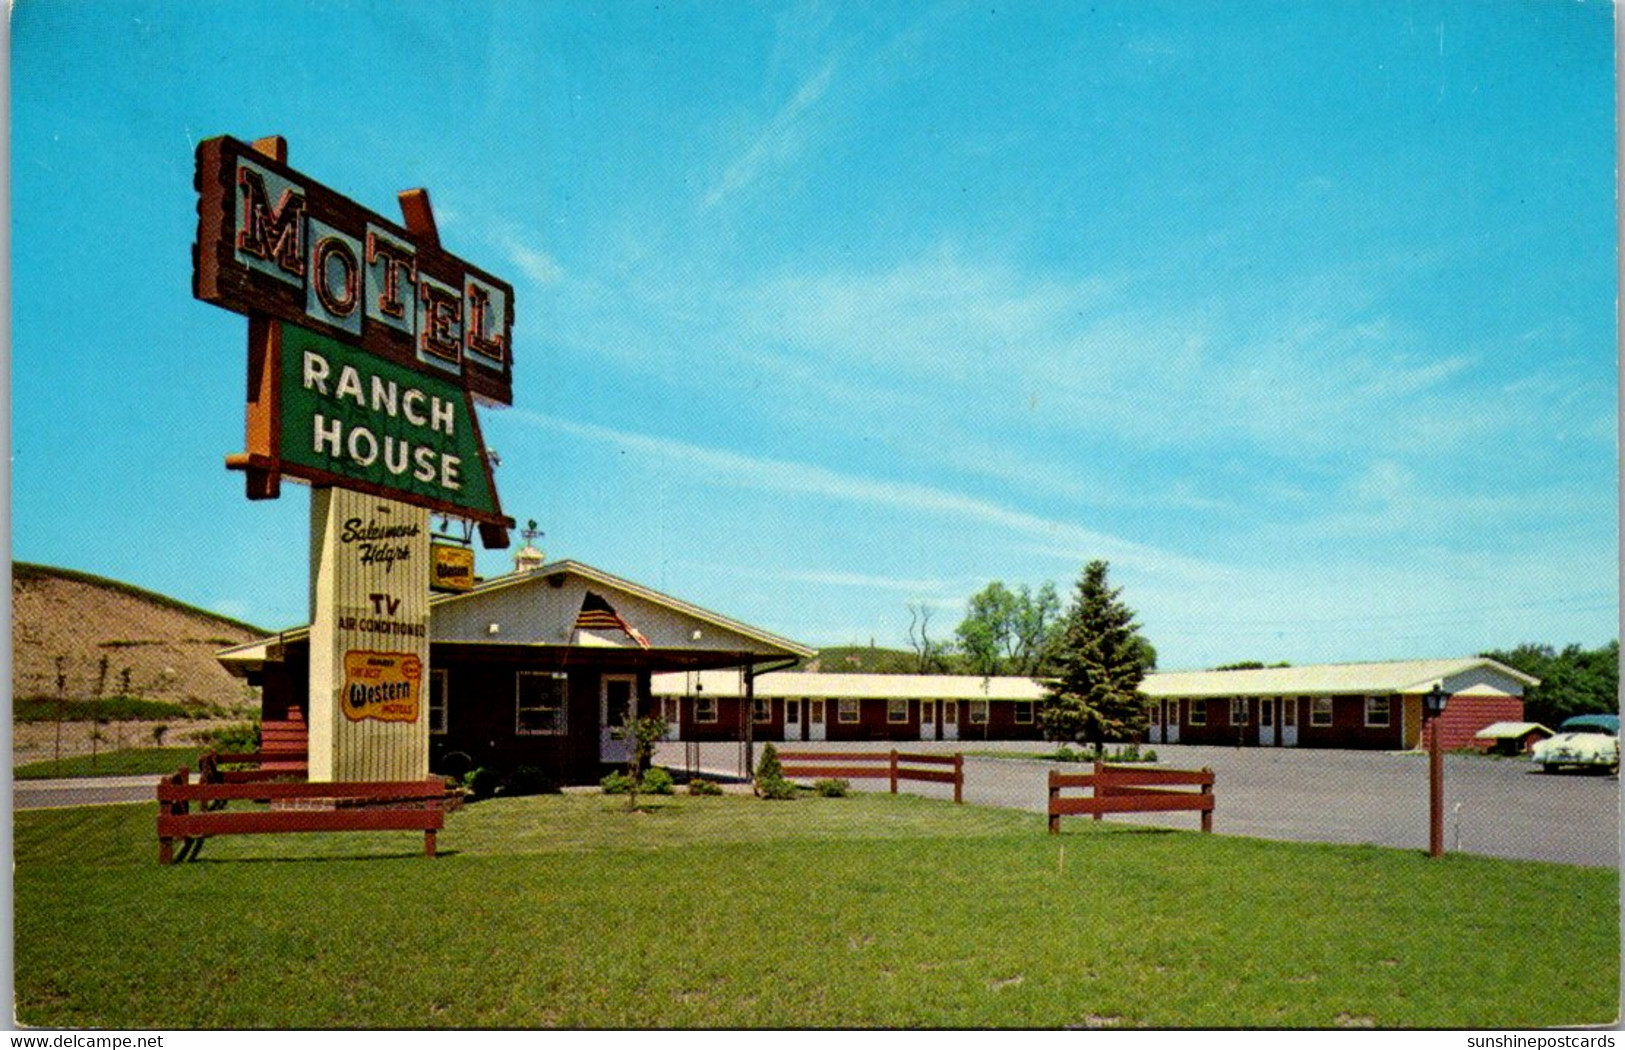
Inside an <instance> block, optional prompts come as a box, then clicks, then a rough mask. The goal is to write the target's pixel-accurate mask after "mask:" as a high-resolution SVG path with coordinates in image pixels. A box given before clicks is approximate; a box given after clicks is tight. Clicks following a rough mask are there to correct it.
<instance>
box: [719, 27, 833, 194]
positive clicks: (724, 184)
mask: <svg viewBox="0 0 1625 1050" xmlns="http://www.w3.org/2000/svg"><path fill="white" fill-rule="evenodd" d="M835 66H836V62H835V60H834V59H831V60H830V61H828V62H826V63H824V65H823V66H822V67H821V68H820V69H819V70H818V71H817V72H815V73H813V74H812V75H811V76H809V77H807V78H806V79H805V80H803V81H802V82H801V84H800V85H799V86H798V87H797V88H796V91H795V93H794V94H792V95H791V96H790V98H789V100H788V101H786V102H785V103H784V105H783V106H781V107H779V110H778V112H776V113H774V114H773V116H772V118H771V119H770V120H768V122H767V124H766V126H765V127H763V128H762V130H761V131H760V132H759V133H758V134H757V136H756V137H755V139H754V140H752V142H751V143H750V145H749V146H747V147H746V148H745V150H744V151H743V152H742V153H740V154H739V155H738V156H737V157H735V158H734V160H733V161H732V162H731V163H729V164H728V165H727V167H726V168H724V169H723V172H722V176H721V178H719V179H718V180H717V182H716V184H715V185H714V186H712V187H711V189H710V190H709V191H707V192H706V194H705V196H704V197H703V198H702V199H701V201H700V205H701V209H702V210H707V211H708V210H710V209H712V208H715V207H716V206H717V205H719V204H721V203H722V202H723V201H724V200H726V199H727V198H729V197H731V196H733V195H734V194H736V193H738V192H740V191H741V190H743V189H745V188H746V187H748V186H750V185H751V184H752V183H754V182H755V181H756V180H757V179H758V178H759V177H760V176H761V175H762V174H763V172H765V171H767V170H769V169H771V168H773V167H775V166H778V165H782V164H787V163H790V162H791V161H793V160H794V159H795V158H796V157H797V155H799V153H800V152H801V150H802V148H803V146H804V144H805V141H806V137H807V131H806V121H807V119H808V117H809V115H810V114H811V113H812V111H813V109H814V107H815V106H817V104H818V102H819V100H821V99H822V98H823V97H824V95H825V93H826V92H828V91H829V87H830V82H831V81H832V80H833V79H834V77H835Z"/></svg>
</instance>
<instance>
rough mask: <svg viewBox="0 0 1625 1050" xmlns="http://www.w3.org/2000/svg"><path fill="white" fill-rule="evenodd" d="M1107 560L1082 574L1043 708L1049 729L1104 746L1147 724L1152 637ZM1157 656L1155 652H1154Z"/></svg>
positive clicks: (1060, 736)
mask: <svg viewBox="0 0 1625 1050" xmlns="http://www.w3.org/2000/svg"><path fill="white" fill-rule="evenodd" d="M1106 571H1107V567H1106V563H1105V562H1104V561H1099V560H1096V561H1092V562H1090V563H1089V564H1088V565H1087V566H1085V567H1084V570H1083V575H1082V576H1080V577H1079V578H1078V590H1077V594H1076V596H1075V597H1074V598H1073V602H1072V607H1071V608H1070V609H1068V610H1067V614H1066V619H1065V620H1064V621H1063V622H1062V624H1061V630H1060V637H1059V640H1058V643H1057V644H1056V646H1055V648H1054V650H1053V651H1052V653H1051V666H1052V667H1053V668H1054V671H1055V679H1054V680H1053V681H1052V682H1051V683H1050V684H1049V686H1048V689H1047V695H1046V696H1045V698H1044V702H1043V705H1042V708H1041V710H1040V721H1041V722H1042V723H1043V727H1044V734H1045V735H1046V736H1047V737H1049V739H1051V740H1072V741H1078V742H1087V743H1091V744H1094V745H1095V747H1096V748H1097V750H1098V748H1099V746H1100V745H1101V744H1102V743H1103V742H1105V741H1106V740H1122V739H1125V738H1128V737H1130V736H1133V735H1134V734H1135V733H1137V732H1139V731H1140V730H1141V729H1143V728H1144V727H1145V697H1144V696H1143V695H1142V694H1141V693H1140V682H1141V681H1142V680H1143V679H1144V678H1145V672H1146V658H1147V652H1146V649H1147V643H1146V642H1145V640H1144V639H1143V638H1141V637H1140V636H1139V634H1138V628H1139V625H1138V624H1137V623H1135V622H1134V611H1133V610H1132V609H1130V608H1129V607H1128V606H1127V605H1124V604H1123V602H1122V601H1121V600H1120V599H1119V597H1118V595H1119V594H1120V593H1121V592H1120V591H1118V590H1114V589H1113V588H1111V587H1110V586H1109V585H1108V584H1107V582H1106ZM1151 659H1152V660H1154V659H1155V657H1154V656H1153V657H1151Z"/></svg>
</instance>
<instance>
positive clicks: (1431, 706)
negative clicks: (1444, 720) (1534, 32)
mask: <svg viewBox="0 0 1625 1050" xmlns="http://www.w3.org/2000/svg"><path fill="white" fill-rule="evenodd" d="M1449 699H1450V694H1449V693H1447V692H1445V691H1444V683H1443V682H1434V683H1433V688H1432V689H1429V690H1428V691H1427V692H1426V693H1423V694H1422V708H1423V710H1425V711H1426V712H1427V715H1428V717H1429V718H1438V717H1439V716H1440V715H1442V714H1444V705H1445V703H1446V702H1447V701H1449Z"/></svg>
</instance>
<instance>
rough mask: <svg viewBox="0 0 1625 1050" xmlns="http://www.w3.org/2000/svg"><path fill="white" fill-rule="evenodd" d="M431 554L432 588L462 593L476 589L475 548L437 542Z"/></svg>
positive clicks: (431, 547)
mask: <svg viewBox="0 0 1625 1050" xmlns="http://www.w3.org/2000/svg"><path fill="white" fill-rule="evenodd" d="M429 554H430V559H429V564H430V565H431V566H432V569H431V575H430V577H429V589H430V590H435V591H451V592H454V593H461V592H463V591H471V590H473V589H474V548H472V547H456V546H453V545H452V544H449V543H436V544H432V545H431V546H430V548H429Z"/></svg>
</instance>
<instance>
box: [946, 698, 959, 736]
mask: <svg viewBox="0 0 1625 1050" xmlns="http://www.w3.org/2000/svg"><path fill="white" fill-rule="evenodd" d="M942 739H944V740H958V739H959V701H958V700H944V701H943V702H942Z"/></svg>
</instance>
